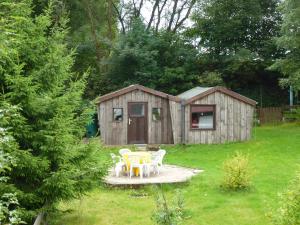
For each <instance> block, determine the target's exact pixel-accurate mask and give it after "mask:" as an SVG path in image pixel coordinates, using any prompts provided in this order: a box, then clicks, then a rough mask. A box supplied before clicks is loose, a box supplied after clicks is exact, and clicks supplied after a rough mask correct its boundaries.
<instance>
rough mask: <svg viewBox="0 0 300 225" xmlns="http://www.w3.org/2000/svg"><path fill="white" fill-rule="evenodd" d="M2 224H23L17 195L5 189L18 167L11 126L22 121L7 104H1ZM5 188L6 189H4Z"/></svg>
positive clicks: (0, 215) (16, 109)
mask: <svg viewBox="0 0 300 225" xmlns="http://www.w3.org/2000/svg"><path fill="white" fill-rule="evenodd" d="M0 103H1V108H0V190H1V189H3V191H1V194H0V223H1V224H2V223H4V224H6V223H9V224H21V223H23V222H22V220H21V219H20V211H19V202H18V199H17V197H16V193H10V192H9V190H6V189H5V186H6V182H7V181H9V177H8V176H7V173H8V172H10V171H11V169H12V167H13V166H15V165H16V162H15V159H14V158H13V157H12V156H11V153H12V152H13V151H14V150H16V149H17V147H18V146H17V143H16V141H15V139H14V138H13V136H12V133H11V127H10V126H11V124H14V123H16V121H19V120H20V115H19V112H18V108H17V107H16V106H11V105H9V104H7V103H6V102H2V101H1V102H0ZM3 187H4V188H3Z"/></svg>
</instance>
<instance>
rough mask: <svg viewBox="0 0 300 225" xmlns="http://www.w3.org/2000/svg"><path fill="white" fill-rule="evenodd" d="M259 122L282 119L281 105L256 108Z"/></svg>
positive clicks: (273, 121) (271, 121)
mask: <svg viewBox="0 0 300 225" xmlns="http://www.w3.org/2000/svg"><path fill="white" fill-rule="evenodd" d="M257 118H258V119H259V123H260V124H266V123H279V122H281V121H282V120H283V107H266V108H258V109H257Z"/></svg>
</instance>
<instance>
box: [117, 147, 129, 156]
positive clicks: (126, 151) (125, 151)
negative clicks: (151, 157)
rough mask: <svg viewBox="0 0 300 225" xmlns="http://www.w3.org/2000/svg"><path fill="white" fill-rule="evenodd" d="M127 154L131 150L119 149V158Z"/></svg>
mask: <svg viewBox="0 0 300 225" xmlns="http://www.w3.org/2000/svg"><path fill="white" fill-rule="evenodd" d="M128 152H131V150H130V149H128V148H121V149H120V150H119V154H120V155H121V156H123V155H124V154H125V153H128Z"/></svg>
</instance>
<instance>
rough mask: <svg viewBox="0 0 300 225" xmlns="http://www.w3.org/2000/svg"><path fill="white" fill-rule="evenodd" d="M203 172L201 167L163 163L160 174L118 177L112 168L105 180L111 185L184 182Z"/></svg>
mask: <svg viewBox="0 0 300 225" xmlns="http://www.w3.org/2000/svg"><path fill="white" fill-rule="evenodd" d="M201 172H203V170H200V169H191V168H186V167H181V166H175V165H163V167H162V168H161V170H160V174H159V175H157V174H152V173H151V176H150V177H144V178H143V179H141V178H140V177H132V178H131V179H130V178H129V177H128V176H126V175H121V176H120V177H116V176H115V175H114V173H113V171H112V169H110V171H109V174H108V175H107V176H106V177H105V179H104V182H105V183H107V184H109V185H114V186H122V185H146V184H166V183H182V182H186V181H188V180H189V179H191V178H192V177H193V176H195V175H197V174H199V173H201Z"/></svg>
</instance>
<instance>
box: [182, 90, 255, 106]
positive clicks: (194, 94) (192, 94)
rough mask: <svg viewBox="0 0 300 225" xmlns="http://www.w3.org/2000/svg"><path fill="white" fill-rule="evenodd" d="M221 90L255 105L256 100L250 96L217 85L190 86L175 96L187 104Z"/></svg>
mask: <svg viewBox="0 0 300 225" xmlns="http://www.w3.org/2000/svg"><path fill="white" fill-rule="evenodd" d="M217 91H218V92H221V93H224V94H226V95H229V96H230V97H232V98H235V99H237V100H239V101H242V102H245V103H247V104H249V105H252V106H256V104H257V102H256V101H254V100H252V99H250V98H247V97H246V96H243V95H240V94H238V93H236V92H234V91H231V90H229V89H227V88H225V87H219V86H216V87H196V88H192V89H190V90H188V91H186V92H183V93H182V94H180V95H178V96H177V97H179V98H181V99H182V100H184V104H185V105H187V104H190V103H192V102H193V101H196V100H199V99H202V98H204V97H206V96H207V95H210V94H212V93H214V92H217Z"/></svg>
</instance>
